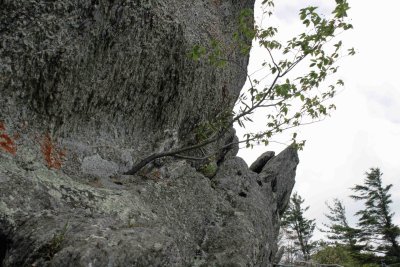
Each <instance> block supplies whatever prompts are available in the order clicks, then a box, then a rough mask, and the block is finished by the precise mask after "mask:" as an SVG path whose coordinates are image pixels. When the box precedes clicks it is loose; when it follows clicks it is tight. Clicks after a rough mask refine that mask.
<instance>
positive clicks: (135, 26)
mask: <svg viewBox="0 0 400 267" xmlns="http://www.w3.org/2000/svg"><path fill="white" fill-rule="evenodd" d="M253 4H254V0H230V1H219V0H199V1H197V0H196V1H176V0H115V1H106V0H92V1H89V0H85V1H78V0H63V1H61V0H54V1H44V0H14V1H10V0H0V96H1V97H0V126H1V127H0V131H1V132H0V134H6V135H7V136H9V137H10V138H12V140H13V142H14V144H13V145H15V147H16V154H15V155H12V154H11V153H8V152H7V151H6V150H4V149H3V148H0V266H1V265H2V266H91V267H97V266H270V265H271V263H272V262H273V261H274V257H275V253H276V251H277V245H276V239H277V235H278V230H279V214H281V213H282V211H283V210H284V208H285V206H286V205H287V201H288V197H289V195H290V192H291V190H292V187H293V184H294V177H295V170H296V166H297V163H298V158H297V154H296V151H295V150H294V149H292V148H288V149H286V150H285V151H284V152H282V153H280V154H279V155H277V156H275V157H273V158H272V159H270V160H268V161H267V162H266V163H262V164H261V165H263V166H261V165H260V166H259V167H258V169H259V168H262V170H261V172H260V173H259V174H258V173H257V172H258V171H256V172H254V171H251V170H249V169H248V167H247V165H246V164H245V163H244V161H243V160H242V159H240V158H237V157H236V154H237V151H238V145H237V144H234V143H235V142H237V140H238V139H237V137H236V135H235V132H234V130H233V129H231V130H230V131H228V132H227V133H226V135H225V136H224V137H223V138H222V139H221V140H220V141H219V142H217V143H215V144H212V145H210V146H208V147H205V148H204V149H203V150H202V151H195V152H191V153H188V155H190V156H199V155H200V156H201V155H202V154H208V153H210V152H215V151H219V152H218V153H215V157H214V158H213V161H212V162H211V163H212V164H213V166H216V173H215V176H213V177H212V178H207V177H205V176H204V175H203V174H202V173H200V172H199V171H197V170H196V169H198V168H197V167H199V166H197V165H196V163H194V162H190V161H185V160H180V159H174V158H165V159H159V160H156V161H155V162H153V163H152V164H150V165H149V166H147V167H146V168H144V169H143V170H142V171H141V172H139V173H137V174H135V175H133V176H125V175H123V173H124V172H126V171H127V170H129V168H131V167H132V166H133V164H134V163H135V162H137V161H138V160H139V159H141V158H143V157H146V156H148V155H149V154H150V153H154V152H159V151H168V150H169V149H171V148H174V147H178V146H181V145H184V144H192V143H193V142H194V135H193V130H194V129H195V128H196V126H198V125H199V123H201V122H204V121H207V120H210V119H212V118H215V117H216V116H218V115H219V114H221V113H222V112H226V111H229V110H231V109H232V107H233V104H234V102H235V100H236V98H237V96H238V94H239V92H240V90H241V88H242V86H243V84H244V82H245V78H246V74H245V72H244V71H243V70H245V69H246V66H247V62H248V57H247V56H245V55H243V54H241V53H240V51H239V49H238V47H237V45H235V42H234V41H233V38H232V36H233V33H234V32H235V31H237V29H238V17H239V14H240V12H241V10H243V8H252V7H253ZM212 40H218V41H220V42H221V45H222V47H224V48H225V49H224V52H225V53H226V54H225V56H227V57H228V59H229V60H231V61H232V62H235V64H228V65H227V66H226V67H224V68H219V67H216V66H213V65H211V64H209V63H207V62H206V61H193V60H192V59H190V58H189V57H188V53H189V52H190V51H191V50H192V48H193V46H194V45H197V44H200V45H203V46H206V47H209V46H210V44H211V42H212ZM1 138H2V137H0V142H3V141H4V138H3V139H1ZM227 144H231V145H230V146H226V145H227ZM221 147H224V149H222V150H220V149H219V148H221ZM56 163H60V167H61V168H60V169H58V168H57V164H56Z"/></svg>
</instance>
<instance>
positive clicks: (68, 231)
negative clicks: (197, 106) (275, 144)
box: [0, 149, 297, 266]
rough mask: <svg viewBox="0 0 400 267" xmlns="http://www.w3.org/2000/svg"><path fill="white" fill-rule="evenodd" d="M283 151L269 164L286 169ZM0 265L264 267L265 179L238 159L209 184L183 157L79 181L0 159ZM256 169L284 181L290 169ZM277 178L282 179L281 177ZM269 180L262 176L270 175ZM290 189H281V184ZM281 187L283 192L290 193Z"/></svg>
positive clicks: (272, 247)
mask: <svg viewBox="0 0 400 267" xmlns="http://www.w3.org/2000/svg"><path fill="white" fill-rule="evenodd" d="M288 151H290V153H294V151H293V150H291V149H289V150H286V151H284V152H282V153H281V154H280V155H278V156H277V157H276V158H274V159H276V160H275V161H278V162H279V164H282V165H285V166H295V165H296V164H297V157H294V156H293V157H287V156H288V154H290V153H288ZM0 159H1V166H2V168H1V169H0V177H1V179H0V181H1V182H0V192H2V196H1V198H0V214H1V220H0V238H1V239H2V241H3V242H2V243H1V246H0V252H2V251H3V253H4V252H5V254H3V255H1V256H2V258H1V260H2V261H3V266H32V265H33V266H269V264H271V262H273V261H274V256H275V253H276V251H277V244H276V241H277V235H278V231H277V225H278V223H279V215H278V212H279V211H278V205H279V203H277V202H276V198H275V197H274V193H273V186H271V184H270V183H264V184H259V183H258V180H259V177H258V175H257V174H256V173H254V172H252V171H250V170H249V169H248V168H247V165H246V163H245V162H244V161H243V160H242V159H240V158H232V159H229V160H226V161H224V162H223V163H222V164H221V165H220V166H219V169H218V172H217V174H216V176H215V177H214V178H213V179H212V180H211V181H210V180H209V179H208V178H206V177H205V176H203V175H201V174H200V173H198V172H196V171H195V170H194V169H193V168H192V167H190V166H189V165H188V164H186V163H185V162H184V161H178V162H174V163H171V164H168V165H167V166H166V167H165V168H166V169H165V172H164V174H159V173H153V174H147V175H148V177H146V178H145V177H140V176H133V177H129V178H127V177H118V179H119V181H120V183H119V184H120V187H119V188H118V189H115V188H106V187H104V185H102V184H101V183H97V184H82V183H80V182H78V181H74V180H73V179H71V178H70V177H68V176H66V175H64V174H63V173H62V172H61V171H58V172H55V171H51V170H48V169H47V168H45V167H44V166H43V167H41V168H39V169H37V170H34V171H25V170H23V169H22V168H20V167H19V166H18V165H17V164H16V162H15V161H14V160H13V159H8V158H5V157H1V158H0ZM276 166H277V165H275V164H271V165H270V167H268V166H265V167H264V170H263V171H264V172H268V173H270V174H271V173H275V175H276V177H277V179H281V180H287V181H292V180H293V179H294V177H293V176H294V172H293V171H294V170H293V169H291V170H290V171H287V170H285V169H280V170H278V169H276ZM286 175H291V176H290V177H286ZM270 177H271V176H270ZM287 185H288V186H290V184H287ZM283 186H285V184H284V183H282V184H280V187H279V188H280V190H286V191H289V190H290V189H291V188H283Z"/></svg>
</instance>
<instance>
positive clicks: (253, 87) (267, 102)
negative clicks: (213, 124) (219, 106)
mask: <svg viewBox="0 0 400 267" xmlns="http://www.w3.org/2000/svg"><path fill="white" fill-rule="evenodd" d="M263 3H264V5H266V6H267V7H273V6H274V4H273V2H272V1H263ZM348 10H349V5H348V3H347V1H345V0H343V1H336V7H335V9H334V10H333V12H332V17H331V18H330V19H327V18H324V17H323V16H322V15H320V14H318V12H317V11H318V8H317V7H312V6H310V7H306V8H304V9H301V10H300V13H299V18H300V21H301V22H302V24H304V25H305V31H304V32H303V33H300V34H299V35H298V36H295V37H293V38H292V39H290V40H289V41H287V42H286V43H281V42H279V41H278V40H277V39H275V36H276V35H277V33H278V29H277V28H275V27H268V28H266V29H262V28H259V27H255V34H254V36H255V40H256V41H257V42H258V44H259V45H260V46H261V47H262V48H263V49H264V51H265V53H266V55H268V57H269V60H267V61H265V62H264V63H263V64H262V67H263V70H265V72H266V73H269V74H268V75H269V77H270V82H269V83H268V84H267V85H266V86H261V82H262V81H261V80H257V79H252V77H249V81H250V88H249V89H248V90H247V92H244V93H243V94H242V95H241V96H240V98H239V100H238V103H239V104H240V108H239V110H238V111H237V113H236V114H235V122H236V123H237V124H238V125H239V126H241V127H246V122H247V121H251V116H252V115H253V114H254V113H255V112H256V111H258V110H263V112H264V114H267V115H266V123H265V130H263V131H262V132H258V133H248V134H246V135H245V136H244V138H245V142H246V145H247V147H252V146H253V144H254V143H257V144H258V143H264V144H268V143H269V139H270V138H271V136H273V135H274V134H276V133H280V132H282V131H283V130H286V129H290V128H293V127H297V126H300V125H303V124H307V123H312V122H314V121H318V120H322V119H323V118H324V117H326V116H328V115H329V113H330V111H331V110H334V109H335V108H336V107H335V105H333V104H330V103H329V101H328V100H329V99H331V98H333V97H334V96H335V94H336V91H337V88H338V87H340V86H343V85H344V83H343V81H342V80H337V81H336V82H334V83H333V84H329V85H326V84H324V82H325V81H326V78H327V77H328V76H330V75H332V74H334V73H336V72H337V70H338V66H337V60H338V59H339V58H340V57H341V56H343V52H342V46H343V44H342V41H337V42H334V39H335V38H336V35H338V34H339V33H341V32H343V31H346V30H349V29H351V28H352V25H351V24H350V23H348V22H347V11H348ZM267 13H268V14H269V15H272V13H271V11H267ZM354 53H355V52H354V49H350V50H349V52H348V53H347V55H354ZM304 64H308V71H306V72H304V73H303V74H302V75H300V76H297V77H294V78H292V77H289V76H290V74H291V73H292V72H293V71H294V69H296V68H300V66H303V67H304ZM296 136H297V135H296V134H294V135H293V141H294V142H296ZM303 144H304V141H303V142H301V143H299V147H300V148H301V147H302V145H303Z"/></svg>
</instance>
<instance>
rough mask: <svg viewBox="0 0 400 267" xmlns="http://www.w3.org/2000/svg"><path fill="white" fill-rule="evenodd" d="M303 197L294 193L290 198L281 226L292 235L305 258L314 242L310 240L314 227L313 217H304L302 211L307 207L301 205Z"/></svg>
mask: <svg viewBox="0 0 400 267" xmlns="http://www.w3.org/2000/svg"><path fill="white" fill-rule="evenodd" d="M303 203H304V199H303V198H302V197H301V196H300V195H298V194H297V193H294V194H293V196H292V197H291V198H290V203H289V206H288V208H287V210H286V211H285V213H284V214H283V218H282V222H281V224H282V226H283V227H284V228H285V230H286V231H287V232H288V233H289V236H292V238H293V237H294V238H295V240H294V244H295V245H296V246H297V247H298V250H300V251H301V253H302V255H303V258H304V259H305V260H309V259H310V255H311V250H312V249H313V248H314V246H315V243H314V242H312V241H311V238H312V235H313V232H314V229H315V222H314V221H315V219H312V220H309V219H307V218H305V217H304V213H305V212H306V211H307V210H308V209H309V207H305V208H303V207H302V204H303Z"/></svg>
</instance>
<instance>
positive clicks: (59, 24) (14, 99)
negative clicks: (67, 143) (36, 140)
mask: <svg viewBox="0 0 400 267" xmlns="http://www.w3.org/2000/svg"><path fill="white" fill-rule="evenodd" d="M253 2H254V0H241V1H237V0H235V1H215V0H202V1H169V0H143V1H132V0H118V1H105V0H100V1H98V0H97V1H77V0H66V1H61V0H60V1H43V0H34V1H26V0H17V1H2V2H1V9H0V38H1V42H0V95H1V96H2V98H1V99H0V109H1V115H0V116H1V117H0V119H1V120H5V121H6V122H7V125H8V126H9V127H10V128H12V129H14V130H16V131H19V132H20V131H22V129H21V127H20V124H22V123H26V124H27V125H26V127H27V128H28V129H30V130H31V131H33V130H35V131H38V132H44V131H49V132H51V133H52V134H55V135H57V136H58V137H60V136H61V137H63V138H69V139H71V140H74V141H77V140H80V141H82V142H89V143H91V144H98V143H100V141H99V139H100V138H101V141H103V143H104V142H107V144H111V145H113V146H117V145H124V146H128V145H129V146H131V147H134V148H135V151H138V150H140V149H143V150H146V149H147V152H148V151H151V150H153V149H154V147H153V146H155V147H158V146H160V139H162V140H164V139H165V138H166V137H167V133H169V134H171V135H172V134H177V137H178V138H181V139H182V138H184V137H185V136H186V135H187V134H188V133H189V132H190V131H191V130H192V129H193V128H194V127H195V126H196V125H197V124H198V123H199V122H201V121H204V120H207V119H210V118H213V117H215V116H216V115H218V114H220V113H221V112H223V111H229V110H230V109H231V108H232V104H233V103H234V101H235V100H236V97H237V96H238V94H239V91H240V89H241V86H242V85H243V82H244V80H245V75H246V74H245V73H244V71H243V69H246V65H247V60H248V57H247V56H244V55H243V54H241V53H240V51H239V49H238V48H237V46H235V42H234V41H233V38H232V36H233V33H234V32H235V31H237V30H238V17H239V14H240V12H241V10H242V9H243V8H251V7H252V4H253ZM212 40H218V41H220V43H221V46H222V47H223V48H224V50H230V51H226V56H227V57H228V59H229V60H232V61H233V62H236V64H230V65H229V66H227V67H225V68H218V67H216V66H213V65H211V64H209V63H207V62H195V61H193V60H192V59H190V58H189V56H188V54H189V52H190V51H192V49H193V47H194V46H195V45H197V44H199V45H203V46H210V44H211V42H212ZM205 107H206V108H205ZM103 143H101V144H103ZM149 146H150V147H149ZM135 151H133V152H135ZM141 153H142V151H138V154H141Z"/></svg>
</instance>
